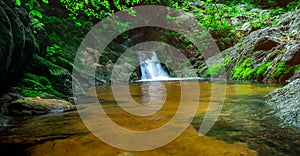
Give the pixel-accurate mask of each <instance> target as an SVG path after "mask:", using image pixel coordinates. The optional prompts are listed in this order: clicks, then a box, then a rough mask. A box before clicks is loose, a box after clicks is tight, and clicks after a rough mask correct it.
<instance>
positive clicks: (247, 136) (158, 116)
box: [0, 81, 300, 156]
mask: <svg viewBox="0 0 300 156" xmlns="http://www.w3.org/2000/svg"><path fill="white" fill-rule="evenodd" d="M181 85H186V86H187V87H189V86H190V87H192V86H195V85H199V87H200V94H198V95H196V96H199V99H200V100H199V101H196V102H197V103H198V104H199V105H198V108H197V113H196V116H195V118H194V119H193V122H192V124H191V125H190V126H188V128H187V129H186V130H185V131H184V132H183V133H182V134H181V135H180V136H179V137H177V138H176V139H175V140H174V141H172V142H171V143H169V144H167V145H165V146H162V147H159V148H157V149H153V150H148V151H143V152H133V151H125V150H121V149H117V148H114V147H111V146H109V145H107V144H106V143H104V142H102V141H100V140H99V139H98V138H97V137H95V135H93V134H92V133H91V132H90V131H89V129H88V128H87V127H86V126H85V125H84V124H83V122H82V121H81V119H80V117H79V115H78V113H77V111H73V112H65V113H60V114H49V115H43V116H38V117H23V118H20V117H19V118H16V119H15V121H14V123H13V124H12V126H11V127H10V128H7V129H6V130H4V131H1V132H0V138H1V141H0V142H1V143H0V148H1V151H2V153H9V155H34V156H35V155H36V156H38V155H64V156H67V155H70V156H71V155H72V156H73V155H83V156H88V155H91V156H95V155H105V156H108V155H191V156H192V155H195V156H198V155H297V153H300V149H299V147H300V142H299V140H300V139H299V136H300V133H299V130H298V129H296V128H292V127H286V126H283V125H281V124H280V122H279V121H278V119H277V118H276V117H275V116H274V115H273V114H274V113H273V112H272V111H271V109H270V108H269V107H268V106H266V105H265V104H264V103H263V101H264V99H263V97H264V95H265V94H266V93H268V92H270V91H272V90H274V89H275V88H276V86H274V85H263V84H226V85H225V84H214V85H215V86H217V87H220V88H221V87H224V86H225V87H226V90H227V92H226V99H225V103H224V105H223V109H222V112H221V114H220V116H219V118H218V120H217V122H216V124H215V125H214V127H213V128H212V129H211V131H209V133H208V134H207V135H206V136H200V135H199V134H198V132H197V129H198V128H199V126H200V124H201V122H202V119H203V116H204V115H205V113H206V111H207V108H208V105H209V102H210V99H211V96H220V95H221V93H220V95H218V93H215V94H216V95H211V93H212V91H211V87H212V84H211V83H209V82H198V81H186V82H184V83H181V84H180V83H179V82H178V81H174V82H143V83H133V84H130V85H129V90H130V94H131V97H132V98H133V100H134V101H135V102H137V103H140V105H145V107H144V108H145V109H144V110H143V111H144V112H143V113H146V114H147V113H148V114H149V115H147V116H137V115H132V114H130V113H128V112H126V111H124V110H122V108H121V107H120V106H119V105H118V104H120V105H121V104H127V103H128V101H126V100H123V101H118V102H117V101H116V99H115V98H114V95H113V93H112V89H111V87H110V86H103V87H99V88H97V93H98V98H99V101H100V103H101V106H102V107H103V109H104V110H105V112H106V114H107V115H108V117H105V116H99V117H97V118H99V119H100V120H103V121H104V119H106V118H109V119H111V120H113V121H114V122H115V123H117V124H118V125H120V126H122V127H124V128H127V129H131V130H136V131H146V130H152V129H155V128H159V127H160V126H162V125H164V124H165V123H166V122H168V121H170V120H171V119H172V117H173V116H174V114H175V112H176V111H177V109H178V106H179V101H180V100H181V97H180V95H182V93H181V90H180V89H181ZM125 86H126V85H125ZM115 87H118V88H119V94H118V95H117V96H119V97H122V96H124V97H125V96H127V95H128V94H126V91H125V90H124V91H122V88H123V87H124V85H119V86H115ZM150 95H151V96H150ZM184 95H185V96H188V98H187V99H186V100H184V101H182V102H183V103H184V104H185V105H190V104H192V103H195V99H198V97H197V98H195V94H193V93H187V94H186V93H185V94H184ZM189 96H190V97H189ZM121 99H122V98H121ZM125 99H126V98H125ZM149 101H152V103H149ZM153 101H154V102H153ZM162 101H165V102H164V103H163V105H161V104H160V103H161V102H162ZM214 102H215V103H218V102H219V101H214ZM146 105H147V106H146ZM98 107H99V106H98ZM133 109H134V108H133ZM93 110H95V111H97V108H95V109H93ZM156 111H157V112H156ZM211 111H213V110H211ZM87 113H88V112H87ZM89 115H91V116H92V115H93V113H91V114H89ZM190 117H191V118H193V115H190ZM182 122H187V121H182ZM100 125H101V124H100ZM102 126H103V127H105V126H106V125H102ZM107 132H109V129H108V130H107ZM137 144H139V143H137Z"/></svg>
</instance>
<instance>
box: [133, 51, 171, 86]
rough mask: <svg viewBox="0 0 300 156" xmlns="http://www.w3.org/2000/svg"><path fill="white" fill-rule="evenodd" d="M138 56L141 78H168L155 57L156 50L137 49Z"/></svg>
mask: <svg viewBox="0 0 300 156" xmlns="http://www.w3.org/2000/svg"><path fill="white" fill-rule="evenodd" d="M138 56H139V61H140V67H141V74H142V77H141V80H148V79H156V80H157V79H167V78H169V76H168V73H167V72H166V71H165V70H164V68H163V67H162V65H161V63H160V61H159V59H158V58H157V55H156V52H154V51H139V52H138Z"/></svg>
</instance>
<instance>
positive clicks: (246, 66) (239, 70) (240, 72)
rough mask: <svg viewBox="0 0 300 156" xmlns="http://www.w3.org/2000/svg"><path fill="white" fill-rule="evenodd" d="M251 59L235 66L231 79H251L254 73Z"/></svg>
mask: <svg viewBox="0 0 300 156" xmlns="http://www.w3.org/2000/svg"><path fill="white" fill-rule="evenodd" d="M252 62H253V59H246V60H244V61H243V62H242V63H241V65H238V66H235V67H234V70H233V76H232V78H233V79H239V78H241V79H247V78H248V79H251V78H252V73H253V72H254V70H253V66H252Z"/></svg>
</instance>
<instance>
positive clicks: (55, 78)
mask: <svg viewBox="0 0 300 156" xmlns="http://www.w3.org/2000/svg"><path fill="white" fill-rule="evenodd" d="M26 71H28V72H31V73H32V74H34V75H38V78H37V79H31V80H27V83H35V84H32V85H33V86H34V85H38V86H37V87H36V88H37V90H38V91H43V89H45V91H46V90H48V91H47V93H50V94H55V95H57V96H59V97H68V96H72V95H73V90H72V81H74V83H76V82H77V81H76V79H74V78H73V77H72V74H71V73H70V72H69V71H68V70H66V69H64V68H62V67H60V66H58V65H56V64H53V63H52V62H50V61H48V60H46V59H45V58H43V57H41V56H39V55H37V54H34V55H33V57H32V61H31V63H30V64H29V65H28V66H27V69H26ZM23 80H24V79H23ZM25 80H26V79H25ZM25 85H26V84H25ZM32 85H31V86H32ZM39 85H40V86H39ZM27 86H28V85H27ZM75 91H76V92H81V93H82V94H84V91H83V89H82V88H76V89H75Z"/></svg>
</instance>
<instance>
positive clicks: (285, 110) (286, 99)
mask: <svg viewBox="0 0 300 156" xmlns="http://www.w3.org/2000/svg"><path fill="white" fill-rule="evenodd" d="M299 86H300V79H296V80H294V81H292V82H291V83H289V84H288V85H286V86H284V87H283V88H279V89H276V90H275V91H273V92H271V93H269V94H268V95H267V96H266V98H267V99H268V100H267V101H266V103H267V104H268V105H270V106H272V107H273V108H274V109H275V111H276V115H277V116H279V118H280V119H281V120H282V121H283V122H284V123H285V124H289V125H294V126H297V127H300V87H299Z"/></svg>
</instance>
